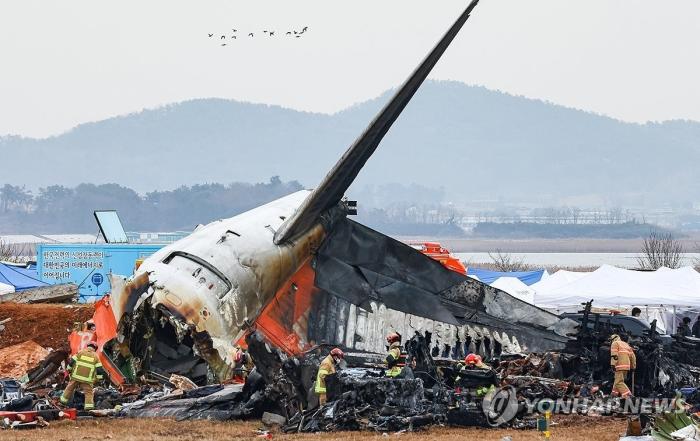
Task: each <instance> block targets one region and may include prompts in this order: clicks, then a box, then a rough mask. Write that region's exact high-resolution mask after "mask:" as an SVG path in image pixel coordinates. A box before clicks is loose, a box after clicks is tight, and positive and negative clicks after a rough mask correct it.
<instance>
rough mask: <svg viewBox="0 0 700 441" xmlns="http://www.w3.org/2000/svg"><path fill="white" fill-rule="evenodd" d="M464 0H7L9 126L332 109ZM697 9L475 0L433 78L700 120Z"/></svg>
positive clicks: (1, 27) (426, 42)
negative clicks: (167, 113)
mask: <svg viewBox="0 0 700 441" xmlns="http://www.w3.org/2000/svg"><path fill="white" fill-rule="evenodd" d="M467 3H468V2H467V1H466V0H439V1H425V0H423V1H417V0H353V1H341V0H257V1H253V0H247V1H243V0H225V1H224V0H210V1H194V0H189V1H183V0H149V1H143V0H141V1H134V0H121V1H118V2H116V1H110V2H108V1H99V0H72V1H69V2H54V1H46V0H42V1H38V0H2V2H0V57H1V58H0V60H2V61H0V136H2V135H8V134H15V135H22V136H27V137H47V136H51V135H56V134H60V133H62V132H65V131H67V130H69V129H71V128H72V127H74V126H75V125H77V124H80V123H84V122H89V121H97V120H102V119H105V118H109V117H112V116H117V115H121V114H126V113H130V112H136V111H140V110H142V109H144V108H153V107H158V106H161V105H165V104H169V103H173V102H179V101H183V100H188V99H194V98H206V97H220V98H229V99H237V100H242V101H250V102H257V103H267V104H275V105H281V106H284V107H290V108H294V109H298V110H304V111H312V112H324V113H333V112H336V111H339V110H342V109H344V108H346V107H348V106H351V105H353V104H354V103H358V102H362V101H364V100H367V99H370V98H374V97H376V96H378V95H380V94H381V93H382V92H384V91H386V90H387V89H390V88H392V87H396V86H398V85H399V84H400V83H401V82H403V80H404V79H405V78H406V77H407V76H408V74H409V73H410V72H411V71H412V70H413V68H414V67H415V66H416V65H417V64H418V62H419V61H420V60H421V59H422V57H423V56H424V55H425V54H426V53H427V52H428V51H429V50H430V48H432V46H433V45H434V44H435V42H436V41H437V40H438V38H439V37H440V36H441V35H442V34H443V32H444V31H445V30H446V29H447V28H448V27H449V25H451V23H452V22H453V21H454V20H455V19H456V17H457V16H458V15H459V13H460V12H461V11H462V9H463V8H464V7H466V5H467ZM698 17H700V1H697V0H668V1H665V2H659V1H655V0H527V1H526V0H481V2H480V4H479V5H478V6H477V8H476V10H475V11H474V12H473V14H472V17H471V19H470V20H469V22H467V24H466V25H465V27H464V28H463V30H462V32H461V33H460V34H459V35H458V36H457V38H456V39H455V41H454V43H453V44H452V46H451V47H450V48H449V49H448V51H447V52H446V53H445V55H444V56H443V59H442V60H441V61H440V63H439V64H438V65H437V66H436V68H435V69H434V71H433V73H432V74H431V76H430V78H433V79H449V80H457V81H461V82H464V83H467V84H474V85H482V86H485V87H488V88H490V89H494V90H500V91H504V92H508V93H511V94H515V95H523V96H526V97H531V98H537V99H542V100H546V101H550V102H553V103H556V104H561V105H565V106H568V107H574V108H578V109H583V110H588V111H593V112H597V113H601V114H605V115H609V116H612V117H614V118H617V119H621V120H625V121H632V122H646V121H662V120H668V119H692V120H697V121H700V106H698V105H697V103H698V102H700V81H698V78H700V44H699V42H700V26H698V25H697V22H698ZM304 26H307V27H308V31H307V32H306V33H305V34H304V35H303V36H302V38H292V37H288V36H286V31H288V30H293V29H296V30H301V29H302V28H303V27H304ZM234 28H235V29H237V33H236V35H238V38H237V39H236V40H231V38H230V37H231V35H233V34H234V33H233V29H234ZM263 30H275V31H276V35H275V36H273V37H269V36H266V35H265V34H263V33H262V31H263ZM249 32H254V33H255V36H254V37H252V38H251V37H247V34H248V33H249ZM209 33H214V34H215V36H214V37H212V38H210V37H209V36H208V34H209ZM222 34H223V35H225V36H226V37H227V38H226V40H225V42H226V43H227V45H226V46H221V44H222V43H223V42H224V40H221V39H220V36H221V35H222Z"/></svg>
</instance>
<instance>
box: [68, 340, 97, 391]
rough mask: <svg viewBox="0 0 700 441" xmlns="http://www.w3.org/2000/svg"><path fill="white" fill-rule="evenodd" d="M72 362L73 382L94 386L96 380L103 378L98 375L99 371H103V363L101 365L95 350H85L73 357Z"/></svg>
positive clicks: (71, 376)
mask: <svg viewBox="0 0 700 441" xmlns="http://www.w3.org/2000/svg"><path fill="white" fill-rule="evenodd" d="M72 361H73V363H71V368H70V378H71V380H75V381H79V382H81V383H90V384H93V383H94V382H95V379H98V378H100V377H101V375H98V374H97V371H98V369H100V370H101V369H102V363H100V359H99V357H98V356H97V353H96V352H95V351H94V350H91V349H83V350H82V351H80V352H78V353H77V354H75V355H74V356H73V357H72Z"/></svg>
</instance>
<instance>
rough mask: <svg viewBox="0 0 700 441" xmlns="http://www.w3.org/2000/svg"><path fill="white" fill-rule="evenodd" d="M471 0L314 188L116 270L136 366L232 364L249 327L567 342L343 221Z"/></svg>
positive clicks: (478, 288)
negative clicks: (350, 199)
mask: <svg viewBox="0 0 700 441" xmlns="http://www.w3.org/2000/svg"><path fill="white" fill-rule="evenodd" d="M477 3H478V0H474V1H472V2H471V3H470V4H469V6H468V7H467V8H466V10H465V11H464V12H463V13H462V14H461V15H460V17H459V18H458V19H457V21H456V22H455V23H454V24H453V25H452V27H451V28H450V29H449V30H448V31H447V33H446V34H445V36H443V38H442V39H441V40H440V41H439V42H438V44H437V45H436V46H435V48H434V49H433V50H432V51H431V52H430V53H429V54H428V56H427V57H426V58H425V60H424V61H423V62H422V63H421V64H420V65H419V66H418V68H417V69H416V70H415V71H414V72H413V74H412V75H411V76H410V77H409V79H408V80H407V81H406V83H404V84H403V85H402V87H401V88H400V89H399V90H398V91H397V92H396V94H395V95H394V97H393V98H392V99H391V100H390V101H389V103H388V104H387V105H386V106H385V107H384V108H383V109H382V110H381V111H380V113H379V114H378V115H377V117H376V118H375V119H374V120H373V121H372V122H371V123H370V125H369V126H368V127H367V129H366V130H365V132H364V133H363V134H361V135H360V136H359V137H358V139H357V140H356V141H355V142H354V143H353V145H352V146H351V147H350V148H349V149H348V150H347V151H346V152H345V154H344V155H343V156H342V158H341V159H340V160H339V161H338V163H337V164H336V165H335V166H334V167H333V169H332V170H331V171H330V172H329V173H328V175H327V176H326V177H325V178H324V179H323V181H322V182H321V183H320V185H319V186H318V187H317V188H316V189H315V190H313V191H300V192H297V193H293V194H291V195H288V196H286V197H283V198H281V199H278V200H276V201H273V202H270V203H268V204H266V205H263V206H261V207H258V208H255V209H253V210H250V211H248V212H246V213H243V214H240V215H238V216H234V217H232V218H230V219H224V220H219V221H216V222H212V223H210V224H208V225H206V226H203V227H199V228H198V229H196V230H195V231H194V232H193V233H192V234H191V235H190V236H188V237H186V238H184V239H182V240H180V241H178V242H176V243H173V244H172V245H170V246H167V247H165V248H163V249H161V250H160V251H159V252H157V253H155V254H153V255H152V256H151V257H149V258H148V259H146V260H145V261H144V262H143V264H142V265H141V267H140V268H139V270H138V272H137V273H136V274H135V275H134V277H133V278H132V279H131V280H129V281H126V280H124V279H121V278H119V277H112V308H113V311H114V314H115V318H116V320H117V322H118V323H119V329H118V332H119V335H118V337H117V342H119V343H120V345H119V350H120V353H121V354H122V355H123V354H130V355H131V356H133V357H134V358H135V360H136V361H137V365H138V366H137V368H140V369H154V370H160V371H163V372H178V373H186V374H188V375H190V377H191V378H198V379H200V380H201V381H204V379H205V378H206V379H207V380H214V379H216V380H225V379H228V378H229V377H230V376H231V375H233V373H234V372H233V365H234V362H233V358H232V357H233V353H234V347H235V345H236V344H238V343H240V341H241V340H242V337H243V336H244V334H245V332H246V330H248V329H250V328H256V329H259V330H262V331H263V332H264V333H265V334H266V335H267V336H268V338H269V339H270V340H272V341H273V342H274V343H275V344H277V345H279V346H280V347H282V348H284V349H285V350H287V352H289V353H298V352H299V351H302V350H304V349H306V348H308V347H309V346H311V345H312V344H315V343H331V344H342V345H344V346H346V347H348V348H352V349H356V350H362V351H374V352H380V351H382V350H383V336H384V335H385V334H386V332H387V331H388V330H390V329H395V330H397V331H399V332H401V333H402V334H404V335H407V336H409V337H410V335H411V333H412V332H414V331H420V332H423V331H429V332H432V333H434V334H435V335H436V338H435V341H438V342H439V344H440V345H441V347H440V348H437V349H438V351H440V352H443V353H448V354H449V353H452V355H459V354H460V353H463V352H464V351H466V350H472V349H474V348H476V350H478V351H479V352H482V353H485V354H486V355H489V354H492V353H500V351H508V352H515V351H520V350H527V349H549V348H553V347H562V346H563V344H564V343H565V342H566V340H567V339H566V337H563V335H565V332H564V331H562V330H559V331H558V334H557V333H555V332H553V331H552V329H555V328H556V329H558V328H561V326H562V324H561V323H560V321H559V319H558V318H557V317H556V316H554V315H552V314H548V313H546V312H544V311H542V310H540V309H538V308H535V307H533V306H531V305H528V304H526V303H523V302H520V301H519V300H517V299H514V298H513V297H511V296H509V295H508V294H506V293H504V292H502V291H498V290H496V289H494V288H490V287H488V286H486V285H483V284H481V283H479V282H477V281H474V280H472V279H468V278H467V277H465V276H463V275H461V274H457V273H454V272H452V271H449V270H447V269H445V268H444V267H442V265H440V264H439V263H438V262H435V261H433V260H432V259H430V258H428V257H426V256H424V255H422V253H420V252H418V251H416V250H414V249H412V248H411V247H409V246H406V245H403V244H400V243H398V242H396V241H394V240H392V239H390V238H388V237H387V236H384V235H382V234H381V233H378V232H375V231H372V230H370V229H368V228H366V227H364V226H362V225H360V224H356V223H354V222H352V221H350V220H348V219H347V218H346V215H347V213H348V206H347V203H346V201H344V200H343V195H344V193H345V191H346V190H347V188H348V187H349V186H350V184H351V183H352V182H353V180H354V179H355V177H356V176H357V174H358V173H359V171H360V170H361V168H362V166H363V165H364V164H365V162H366V161H367V160H368V159H369V157H370V156H371V155H372V153H373V152H374V151H375V149H376V148H377V146H378V145H379V142H380V141H381V139H382V138H383V137H384V135H385V134H386V133H387V131H388V130H389V128H390V127H391V125H392V124H393V122H394V121H395V120H396V119H397V118H398V116H399V115H400V113H401V112H402V110H403V109H404V107H405V106H406V105H407V104H408V102H409V101H410V99H411V98H412V96H413V94H414V93H415V92H416V90H417V89H418V88H419V86H420V85H421V83H422V82H423V81H424V80H425V78H426V77H427V75H428V73H429V72H430V70H431V69H432V67H433V66H434V65H435V64H436V63H437V61H438V60H439V58H440V57H441V55H442V54H443V53H444V51H445V49H446V48H447V47H448V46H449V44H450V43H451V41H452V40H453V38H454V37H455V36H456V35H457V33H458V32H459V30H460V28H461V27H462V25H463V24H464V23H465V22H466V21H467V19H468V18H469V14H470V13H471V11H472V10H473V8H474V7H475V6H476V4H477ZM273 299H274V301H273ZM284 305H287V306H286V307H284ZM204 362H206V363H204ZM211 376H213V377H215V378H211Z"/></svg>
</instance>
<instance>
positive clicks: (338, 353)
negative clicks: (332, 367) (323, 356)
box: [331, 348, 345, 360]
mask: <svg viewBox="0 0 700 441" xmlns="http://www.w3.org/2000/svg"><path fill="white" fill-rule="evenodd" d="M331 355H332V356H333V357H338V358H340V359H341V360H342V359H343V358H345V353H344V352H343V351H342V350H341V349H340V348H333V349H332V350H331Z"/></svg>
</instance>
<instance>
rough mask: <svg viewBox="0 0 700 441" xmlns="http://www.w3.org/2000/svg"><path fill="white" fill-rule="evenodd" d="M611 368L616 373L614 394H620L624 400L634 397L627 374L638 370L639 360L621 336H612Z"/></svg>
mask: <svg viewBox="0 0 700 441" xmlns="http://www.w3.org/2000/svg"><path fill="white" fill-rule="evenodd" d="M610 342H611V345H610V366H611V367H612V368H613V370H614V371H615V382H614V383H613V394H619V395H620V396H621V397H622V398H629V397H630V396H632V392H631V391H630V389H629V387H627V384H625V380H626V378H627V373H628V372H629V371H631V370H632V371H633V370H635V369H636V368H637V358H636V356H635V355H634V350H633V349H632V346H630V345H628V344H627V343H625V342H624V341H622V339H621V338H620V336H619V335H617V334H613V335H611V336H610Z"/></svg>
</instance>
